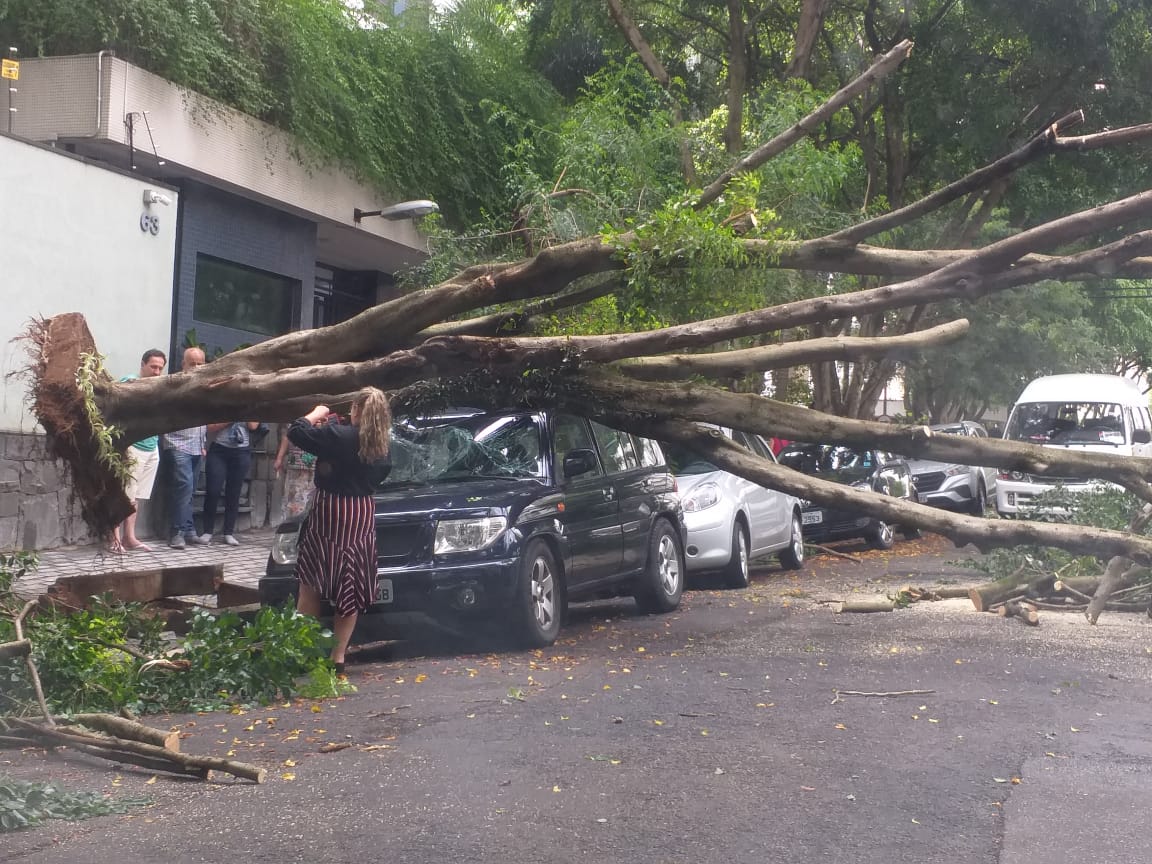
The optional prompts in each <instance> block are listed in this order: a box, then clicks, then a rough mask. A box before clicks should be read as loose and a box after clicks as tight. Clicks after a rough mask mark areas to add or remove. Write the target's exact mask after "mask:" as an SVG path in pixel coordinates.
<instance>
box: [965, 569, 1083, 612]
mask: <svg viewBox="0 0 1152 864" xmlns="http://www.w3.org/2000/svg"><path fill="white" fill-rule="evenodd" d="M1022 572H1023V568H1022V567H1021V568H1017V569H1016V571H1015V572H1014V573H1012V574H1010V575H1008V576H1005V577H1003V578H1002V579H997V580H996V581H995V582H986V583H984V584H983V585H977V586H975V587H973V588H970V589H968V597H969V599H971V601H972V605H973V606H975V607H976V611H977V612H991V611H992V608H993V607H994V606H998V605H999V604H1001V603H1004V602H1005V601H1007V600H1010V599H1012V598H1013V597H1030V598H1039V597H1045V596H1048V595H1050V594H1052V593H1053V590H1054V588H1053V586H1054V585H1055V584H1056V582H1057V579H1056V577H1055V576H1054V575H1052V574H1048V575H1045V576H1038V577H1036V578H1034V579H1031V580H1024V579H1022V578H1021V575H1020V574H1021V573H1022ZM1059 581H1060V583H1061V584H1062V585H1063V586H1064V587H1065V588H1071V589H1073V590H1076V591H1080V592H1082V593H1088V592H1089V591H1093V590H1095V585H1096V583H1097V581H1098V580H1097V579H1096V577H1095V576H1072V577H1068V578H1065V579H1060V580H1059Z"/></svg>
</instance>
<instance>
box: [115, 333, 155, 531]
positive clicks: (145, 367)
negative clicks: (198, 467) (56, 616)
mask: <svg viewBox="0 0 1152 864" xmlns="http://www.w3.org/2000/svg"><path fill="white" fill-rule="evenodd" d="M167 363H168V357H167V356H166V355H165V354H164V352H163V351H161V350H160V349H159V348H149V349H148V350H147V351H145V352H144V356H143V357H141V358H140V374H139V375H125V376H124V377H123V378H121V379H120V381H121V382H125V381H136V380H138V379H140V378H156V377H159V375H160V374H161V373H162V372H163V371H164V366H165V365H166V364H167ZM159 442H160V439H159V436H157V435H150V436H149V437H147V438H144V439H143V440H141V441H137V442H136V443H134V444H132V445H131V446H130V447H129V448H128V451H127V452H126V453H125V456H126V458H127V460H128V463H129V464H128V470H129V478H128V483H127V485H125V487H124V494H125V495H127V496H128V500H129V501H131V502H132V506H133V507H134V508H136V509H134V510H133V511H132V513H131V514H130V515H129V516H128V517H127V518H126V519H125V520H124V521H123V522H121V523H120V524H119V525H117V526H116V527H115V528H113V529H112V538H111V540H110V541H109V543H108V551H109V552H133V551H136V550H139V551H141V552H151V551H152V548H151V547H150V546H149V545H148V544H147V543H142V542H141V541H140V538H138V537H137V536H136V514H137V513H138V512H139V509H140V502H141V501H147V500H148V499H149V498H151V497H152V486H153V484H154V483H155V482H156V467H157V466H158V465H159V464H160V453H159V452H158V451H157V447H158V445H159Z"/></svg>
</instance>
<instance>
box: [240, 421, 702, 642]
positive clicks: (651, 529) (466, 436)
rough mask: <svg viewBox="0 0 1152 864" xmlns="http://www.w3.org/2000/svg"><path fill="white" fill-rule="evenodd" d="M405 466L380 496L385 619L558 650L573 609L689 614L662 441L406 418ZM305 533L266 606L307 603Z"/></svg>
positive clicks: (399, 464) (279, 564)
mask: <svg viewBox="0 0 1152 864" xmlns="http://www.w3.org/2000/svg"><path fill="white" fill-rule="evenodd" d="M391 455H392V466H393V467H392V471H391V473H390V475H389V476H388V478H387V480H386V482H385V483H383V484H382V485H381V487H380V491H379V493H378V494H377V495H376V545H377V549H376V551H377V573H378V575H379V589H378V594H377V602H376V604H375V605H374V606H373V607H372V610H371V611H372V613H378V614H380V615H382V616H387V615H388V614H389V613H408V615H411V614H412V613H418V614H420V615H425V616H429V617H432V618H434V619H438V620H441V621H443V622H444V623H446V624H449V625H450V626H453V627H459V626H462V625H465V624H467V623H469V622H474V621H477V620H487V621H489V622H491V621H493V620H494V619H495V620H500V621H505V620H506V622H507V624H509V625H511V626H512V627H513V628H514V629H515V630H516V631H517V632H518V633H519V635H520V636H521V637H522V639H523V641H524V642H525V643H527V644H529V645H533V646H545V645H550V644H551V643H553V642H554V641H555V640H556V637H557V635H558V634H559V632H560V624H561V620H562V618H563V615H564V610H565V606H566V604H567V603H568V602H570V601H573V600H577V599H581V598H592V597H605V596H613V595H619V594H631V595H633V596H635V598H636V601H637V602H638V603H639V604H640V606H641V608H643V609H645V610H647V611H651V612H670V611H672V610H673V609H675V608H677V606H678V605H679V604H680V595H681V591H682V590H683V584H684V533H683V532H684V526H683V518H682V515H681V507H680V499H679V496H678V494H677V492H676V481H675V478H674V477H673V476H672V474H671V472H670V471H669V470H668V467H667V465H666V464H665V462H664V456H663V453H662V452H661V450H660V447H659V445H658V444H656V442H654V441H650V440H648V439H644V438H639V437H635V436H632V435H629V434H628V433H626V432H620V431H617V430H615V429H610V428H608V427H606V426H602V425H600V424H599V423H595V422H592V421H589V420H587V419H584V418H581V417H573V416H568V415H563V414H560V415H552V414H549V413H533V412H520V411H510V412H496V413H489V412H481V411H468V410H463V411H455V412H449V413H444V414H440V415H437V416H433V417H425V418H408V419H399V420H398V421H397V422H396V423H395V425H394V426H393V431H392V454H391ZM299 531H300V523H298V522H288V523H285V524H283V525H281V526H279V527H278V528H277V529H276V536H275V540H274V542H273V546H272V551H271V554H270V555H269V558H268V565H267V572H266V574H265V576H264V577H263V578H262V579H261V580H260V583H259V585H260V599H261V602H262V603H265V604H278V603H283V602H285V601H286V600H288V599H289V598H290V597H291V596H292V595H293V594H294V593H295V589H296V578H295V566H296V544H297V538H298V535H299ZM367 617H369V616H361V618H362V619H364V618H367Z"/></svg>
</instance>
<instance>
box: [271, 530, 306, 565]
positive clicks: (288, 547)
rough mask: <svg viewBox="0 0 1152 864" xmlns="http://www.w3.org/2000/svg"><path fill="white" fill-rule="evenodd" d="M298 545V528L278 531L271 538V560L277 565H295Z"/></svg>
mask: <svg viewBox="0 0 1152 864" xmlns="http://www.w3.org/2000/svg"><path fill="white" fill-rule="evenodd" d="M299 543H300V527H299V526H296V527H295V528H293V529H292V530H291V531H278V532H277V533H276V534H275V536H274V537H273V538H272V560H273V561H275V562H276V563H277V564H295V563H296V558H297V555H298V554H299V550H298V546H299Z"/></svg>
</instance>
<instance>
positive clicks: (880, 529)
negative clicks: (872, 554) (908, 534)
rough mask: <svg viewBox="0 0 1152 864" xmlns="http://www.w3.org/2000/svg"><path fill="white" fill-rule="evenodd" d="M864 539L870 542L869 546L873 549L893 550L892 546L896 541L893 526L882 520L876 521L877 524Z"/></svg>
mask: <svg viewBox="0 0 1152 864" xmlns="http://www.w3.org/2000/svg"><path fill="white" fill-rule="evenodd" d="M864 539H865V540H867V541H868V545H869V546H871V547H872V548H873V549H891V548H892V544H893V543H894V542H895V541H896V538H895V535H894V533H893V531H892V526H891V525H889V524H888V523H887V522H884V521H881V520H877V521H876V524H875V525H873V526H872V527H871V528H870V529H869V530H868V533H867V534H866V535H865V536H864Z"/></svg>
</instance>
